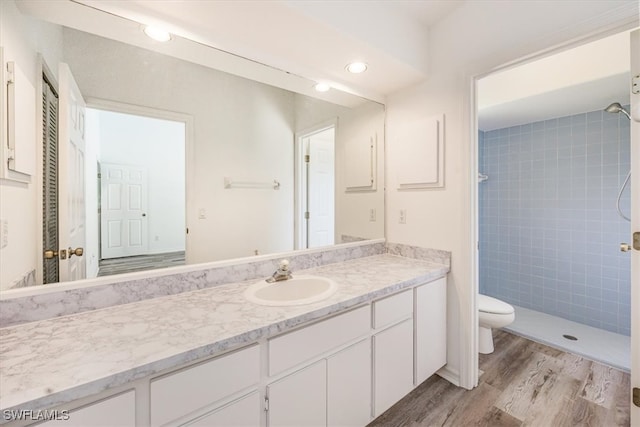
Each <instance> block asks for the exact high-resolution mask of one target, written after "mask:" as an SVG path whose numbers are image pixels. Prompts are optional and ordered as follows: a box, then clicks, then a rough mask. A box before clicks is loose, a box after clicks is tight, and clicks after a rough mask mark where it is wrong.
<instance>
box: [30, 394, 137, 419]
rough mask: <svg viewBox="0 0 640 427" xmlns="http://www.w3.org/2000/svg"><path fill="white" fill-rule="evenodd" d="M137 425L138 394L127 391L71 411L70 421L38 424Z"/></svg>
mask: <svg viewBox="0 0 640 427" xmlns="http://www.w3.org/2000/svg"><path fill="white" fill-rule="evenodd" d="M135 425H136V393H135V391H133V390H131V391H127V392H125V393H121V394H118V395H116V396H112V397H108V398H106V399H103V400H100V401H99V402H96V403H92V404H89V405H87V406H83V407H81V408H78V409H72V410H71V411H69V419H63V418H61V419H58V420H55V421H48V422H45V423H42V424H38V426H40V427H45V426H46V427H90V426H122V427H127V426H130V427H135Z"/></svg>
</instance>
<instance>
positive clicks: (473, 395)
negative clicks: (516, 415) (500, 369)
mask: <svg viewBox="0 0 640 427" xmlns="http://www.w3.org/2000/svg"><path fill="white" fill-rule="evenodd" d="M501 393H502V392H501V391H500V390H498V389H497V388H494V387H492V386H490V385H489V384H486V383H480V384H479V385H478V387H476V388H474V389H473V390H470V391H467V392H466V393H465V396H464V399H463V400H461V401H460V402H459V403H458V404H457V405H455V407H454V408H453V411H451V412H450V413H449V416H448V417H447V418H446V419H445V420H444V422H443V423H441V424H440V423H439V424H437V425H441V426H449V427H458V426H468V425H474V424H476V423H477V422H478V420H483V419H484V418H485V416H486V415H487V414H488V413H489V412H491V411H492V409H494V408H495V407H494V406H493V404H494V402H495V401H496V399H497V398H498V397H499V396H500V394H501ZM506 415H507V416H508V414H506ZM505 419H506V418H505ZM509 419H513V417H510V416H509ZM516 421H517V420H516ZM516 425H520V422H519V421H518V424H516Z"/></svg>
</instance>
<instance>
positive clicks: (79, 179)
mask: <svg viewBox="0 0 640 427" xmlns="http://www.w3.org/2000/svg"><path fill="white" fill-rule="evenodd" d="M59 78H60V82H59V83H60V86H59V89H60V93H59V95H60V100H59V101H60V103H59V107H60V117H59V122H58V123H59V129H58V131H59V135H58V136H59V140H58V141H59V144H58V174H59V175H58V181H59V185H58V200H59V203H58V213H59V216H58V226H59V234H58V237H59V248H58V256H59V258H60V261H61V262H60V271H59V272H60V277H59V279H60V281H69V280H79V279H84V278H85V277H86V263H85V258H84V257H83V252H84V247H85V243H86V215H85V209H86V208H85V125H86V123H85V117H86V115H85V114H86V112H85V109H86V104H85V102H84V99H83V98H82V93H80V89H79V88H78V85H77V84H76V82H75V79H74V78H73V75H72V74H71V70H70V69H69V67H68V66H67V65H66V64H60V69H59Z"/></svg>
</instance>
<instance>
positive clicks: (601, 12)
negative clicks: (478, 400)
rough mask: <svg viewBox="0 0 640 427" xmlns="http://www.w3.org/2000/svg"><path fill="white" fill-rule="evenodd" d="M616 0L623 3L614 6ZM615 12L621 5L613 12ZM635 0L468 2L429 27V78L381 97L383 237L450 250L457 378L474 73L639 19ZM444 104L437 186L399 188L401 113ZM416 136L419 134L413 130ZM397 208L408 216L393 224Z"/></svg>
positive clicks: (468, 318)
mask: <svg viewBox="0 0 640 427" xmlns="http://www.w3.org/2000/svg"><path fill="white" fill-rule="evenodd" d="M618 8H622V9H618ZM618 12H619V13H618ZM637 16H638V15H637V2H634V1H591V2H536V1H518V2H503V1H483V2H465V3H464V4H462V5H461V6H460V7H459V8H458V9H456V10H455V11H454V12H453V13H452V14H451V15H449V16H448V17H446V18H445V19H444V20H443V21H441V22H440V23H439V24H437V25H435V26H434V27H433V28H432V30H431V32H430V47H431V49H432V53H433V56H432V57H431V61H430V63H431V64H432V69H431V70H430V73H429V75H430V78H429V79H428V81H426V82H425V83H423V84H420V85H418V86H416V87H412V88H408V89H406V90H403V91H401V92H398V93H395V94H393V95H391V96H390V97H389V98H388V102H387V150H388V151H387V152H388V160H387V161H388V173H387V178H388V181H387V188H388V189H389V191H388V192H387V206H388V207H389V209H388V212H387V239H388V240H389V241H392V242H398V243H405V244H413V245H420V246H426V247H432V248H438V249H444V250H449V251H451V252H452V270H451V274H450V275H449V287H448V295H447V297H448V321H447V326H448V343H447V344H448V356H447V357H448V365H447V369H448V374H449V375H450V377H451V378H452V379H453V380H454V381H456V380H459V382H460V384H461V385H462V386H464V387H467V388H469V387H472V386H473V385H474V383H475V381H476V380H477V378H476V376H475V375H476V369H477V365H476V363H477V353H476V348H475V346H474V342H473V339H472V338H473V331H474V329H475V325H476V321H477V320H476V313H475V310H474V307H473V294H474V292H475V291H476V288H475V286H474V283H473V281H474V277H473V274H472V260H473V257H474V256H475V255H474V249H473V248H474V247H475V244H474V242H473V241H472V238H471V231H472V227H471V224H472V221H473V217H474V214H473V212H474V211H473V204H472V186H474V185H475V182H476V180H474V179H473V172H474V171H473V167H472V164H473V162H475V155H476V154H475V151H474V150H472V148H471V147H472V146H473V144H472V142H474V141H475V138H476V136H475V135H476V134H477V132H475V130H474V122H473V119H472V117H473V116H472V108H473V98H472V96H471V87H472V77H473V76H474V75H477V74H483V73H487V72H489V71H491V70H492V69H494V68H495V67H498V66H500V65H501V64H505V63H507V62H509V61H513V60H516V59H518V58H522V57H524V56H526V55H530V54H533V53H536V52H539V51H542V50H544V49H547V48H549V47H551V46H554V45H558V44H561V43H566V42H568V41H570V40H573V39H575V38H579V37H584V36H587V35H591V34H592V33H594V32H598V31H601V30H606V29H608V28H612V27H616V26H618V27H619V26H621V25H622V26H625V25H626V26H629V25H632V24H633V22H634V20H636V21H635V22H637ZM635 25H637V23H636V24H635ZM438 113H444V114H445V185H446V187H445V188H444V189H443V190H423V191H402V192H399V191H397V190H396V188H397V179H396V175H397V171H398V170H399V169H401V168H402V167H403V165H402V164H400V163H398V161H397V160H396V159H398V157H399V156H398V153H397V152H396V151H395V148H396V147H397V135H399V134H401V129H402V126H403V123H404V122H408V121H411V119H413V118H417V117H429V116H431V115H435V114H438ZM416 137H417V138H418V137H420V136H419V135H416ZM399 209H406V211H407V223H406V224H399V223H398V215H399Z"/></svg>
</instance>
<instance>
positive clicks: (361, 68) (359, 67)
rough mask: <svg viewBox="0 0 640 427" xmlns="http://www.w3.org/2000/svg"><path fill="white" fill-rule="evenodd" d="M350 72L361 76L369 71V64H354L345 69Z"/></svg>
mask: <svg viewBox="0 0 640 427" xmlns="http://www.w3.org/2000/svg"><path fill="white" fill-rule="evenodd" d="M345 68H346V69H347V71H348V72H350V73H353V74H360V73H364V72H365V71H367V64H365V63H364V62H352V63H351V64H349V65H347V66H346V67H345Z"/></svg>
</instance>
